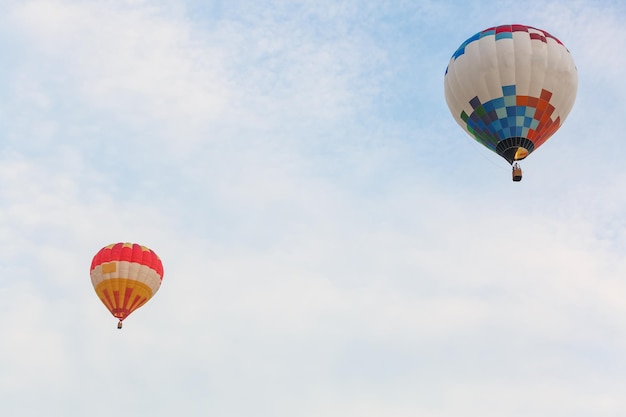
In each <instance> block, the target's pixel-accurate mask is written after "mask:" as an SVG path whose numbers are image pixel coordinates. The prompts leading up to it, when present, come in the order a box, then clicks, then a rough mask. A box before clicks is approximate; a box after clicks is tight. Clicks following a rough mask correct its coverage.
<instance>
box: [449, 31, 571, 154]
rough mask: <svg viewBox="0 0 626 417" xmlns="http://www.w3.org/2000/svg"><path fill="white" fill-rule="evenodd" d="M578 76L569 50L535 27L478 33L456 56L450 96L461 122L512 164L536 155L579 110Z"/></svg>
mask: <svg viewBox="0 0 626 417" xmlns="http://www.w3.org/2000/svg"><path fill="white" fill-rule="evenodd" d="M577 88H578V74H577V70H576V66H575V64H574V60H573V58H572V55H571V54H570V52H569V50H568V49H567V48H566V47H565V46H564V45H563V43H562V42H561V41H560V40H558V39H557V38H556V37H554V36H552V35H551V34H549V33H548V32H546V31H544V30H541V29H537V28H534V27H531V26H524V25H502V26H497V27H492V28H489V29H485V30H483V31H481V32H478V33H477V34H475V35H474V36H472V37H470V38H469V39H467V40H466V41H465V42H463V43H462V44H461V46H460V47H459V48H458V49H457V50H456V52H454V54H453V55H452V57H451V58H450V62H449V63H448V67H447V68H446V73H445V76H444V90H445V97H446V102H447V104H448V107H449V108H450V111H451V112H452V116H453V117H454V119H455V120H456V122H457V123H458V124H459V125H460V126H461V127H462V128H463V129H464V130H465V131H466V132H467V133H468V134H469V135H470V136H471V137H472V138H474V139H475V140H476V141H478V142H479V143H481V144H482V145H484V146H486V147H487V148H489V149H490V150H492V151H493V152H496V153H497V154H498V155H500V156H502V157H503V158H504V159H506V160H507V161H508V162H509V163H510V164H514V162H515V161H519V160H521V159H524V158H526V157H527V156H528V155H530V154H531V153H532V152H533V151H536V150H537V148H539V147H540V146H541V145H542V144H544V143H545V142H546V141H547V140H548V139H549V138H550V137H551V136H552V135H553V134H554V133H555V132H556V131H557V129H559V127H560V126H561V124H562V123H563V121H564V120H565V118H566V117H567V115H568V114H569V112H570V110H571V109H572V107H573V105H574V100H575V98H576V90H577Z"/></svg>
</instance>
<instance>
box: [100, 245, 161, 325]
mask: <svg viewBox="0 0 626 417" xmlns="http://www.w3.org/2000/svg"><path fill="white" fill-rule="evenodd" d="M90 275H91V283H92V284H93V287H94V289H95V290H96V294H98V297H99V298H100V300H101V301H102V303H104V305H105V306H106V308H107V309H108V310H109V311H110V312H111V314H113V316H114V317H116V318H117V319H118V320H119V322H118V325H117V328H118V329H121V328H122V322H123V321H124V319H126V318H127V317H128V316H129V315H130V314H131V313H132V312H133V311H135V310H137V309H138V308H139V307H141V306H142V305H144V304H145V303H147V302H148V300H150V298H152V296H153V295H154V294H155V293H156V292H157V291H158V289H159V287H160V286H161V281H162V280H163V264H162V263H161V259H159V257H158V256H157V254H156V253H154V252H153V251H152V250H151V249H149V248H147V247H145V246H142V245H138V244H136V243H114V244H111V245H109V246H105V247H104V248H102V249H100V251H99V252H98V253H97V254H96V255H95V256H94V258H93V260H92V261H91V272H90Z"/></svg>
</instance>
